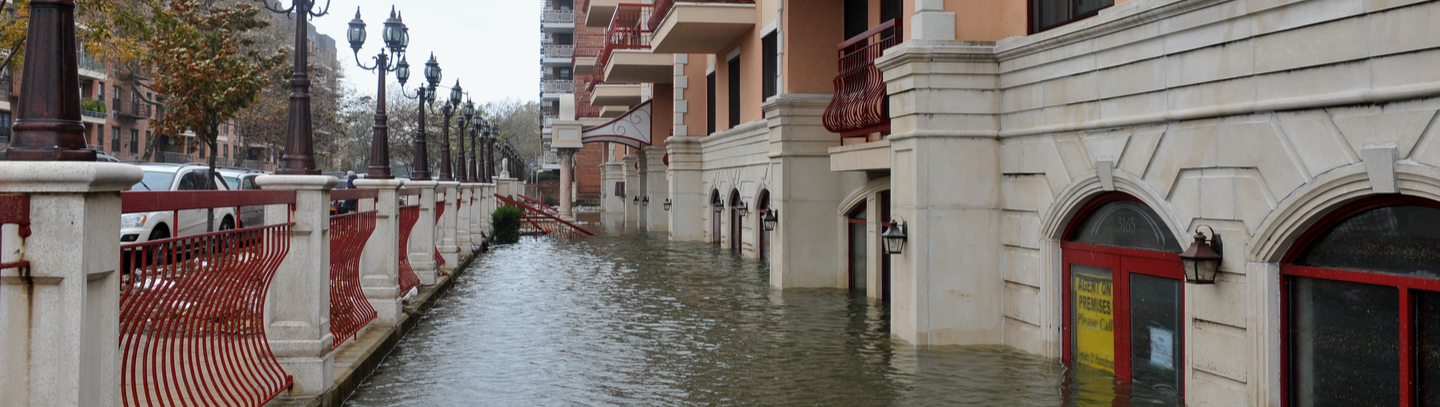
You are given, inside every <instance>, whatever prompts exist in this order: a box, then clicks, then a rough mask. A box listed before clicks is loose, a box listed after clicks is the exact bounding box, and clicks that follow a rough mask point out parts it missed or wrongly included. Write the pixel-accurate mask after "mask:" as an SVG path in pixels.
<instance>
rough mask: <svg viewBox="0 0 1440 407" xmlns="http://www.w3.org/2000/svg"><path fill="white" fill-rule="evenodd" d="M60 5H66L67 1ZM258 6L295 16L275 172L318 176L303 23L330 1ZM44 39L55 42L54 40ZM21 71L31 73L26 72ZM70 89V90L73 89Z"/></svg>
mask: <svg viewBox="0 0 1440 407" xmlns="http://www.w3.org/2000/svg"><path fill="white" fill-rule="evenodd" d="M64 2H65V3H70V1H64ZM42 3H61V1H53V0H47V1H43V2H42ZM261 3H262V4H264V5H265V9H267V10H270V11H272V12H275V13H279V14H290V13H292V12H293V13H295V17H296V18H295V51H294V52H295V65H294V69H295V72H294V74H293V76H291V77H290V119H289V121H288V122H287V124H286V126H285V155H284V156H282V157H280V170H279V171H276V172H278V173H280V174H288V175H319V174H320V169H319V168H316V167H315V136H314V129H313V128H312V127H311V121H310V73H309V66H310V43H309V41H310V36H309V27H310V24H308V23H307V22H308V21H309V19H310V18H312V17H322V16H324V15H326V14H330V0H325V8H324V9H323V10H320V11H318V12H317V11H315V4H316V3H317V1H316V0H291V2H290V7H289V8H285V9H281V8H280V5H281V4H283V3H281V2H280V1H278V0H277V1H276V2H275V6H273V7H272V6H271V5H270V0H263V1H262V2H261ZM32 4H33V2H32ZM31 7H32V8H33V7H34V6H33V5H32V6H31ZM28 38H36V37H34V36H31V37H28ZM48 38H54V39H56V40H59V38H58V37H48ZM67 38H68V39H69V41H70V42H74V36H73V35H72V36H71V37H67ZM72 46H73V45H72ZM26 68H29V66H26ZM25 72H35V71H30V70H26V71H25ZM70 89H74V87H71V88H70ZM17 125H18V123H17Z"/></svg>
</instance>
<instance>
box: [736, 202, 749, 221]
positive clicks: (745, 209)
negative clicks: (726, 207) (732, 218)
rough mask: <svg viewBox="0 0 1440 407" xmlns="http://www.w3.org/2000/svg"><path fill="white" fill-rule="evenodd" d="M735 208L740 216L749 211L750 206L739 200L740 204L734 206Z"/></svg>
mask: <svg viewBox="0 0 1440 407" xmlns="http://www.w3.org/2000/svg"><path fill="white" fill-rule="evenodd" d="M735 210H736V211H739V212H740V217H742V218H743V217H745V215H747V214H749V213H750V207H749V206H745V201H740V206H736V207H735Z"/></svg>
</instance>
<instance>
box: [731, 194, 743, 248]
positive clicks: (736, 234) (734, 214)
mask: <svg viewBox="0 0 1440 407" xmlns="http://www.w3.org/2000/svg"><path fill="white" fill-rule="evenodd" d="M740 236H741V235H740V191H735V190H731V191H730V250H733V251H736V252H739V251H740V247H741V246H740Z"/></svg>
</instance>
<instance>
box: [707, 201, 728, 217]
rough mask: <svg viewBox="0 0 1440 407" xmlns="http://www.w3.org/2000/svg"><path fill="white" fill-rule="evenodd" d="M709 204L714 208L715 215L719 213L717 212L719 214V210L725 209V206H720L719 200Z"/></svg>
mask: <svg viewBox="0 0 1440 407" xmlns="http://www.w3.org/2000/svg"><path fill="white" fill-rule="evenodd" d="M710 206H711V207H712V208H715V214H716V215H719V214H720V211H723V210H725V208H723V207H721V206H720V203H719V202H716V203H715V204H714V205H710Z"/></svg>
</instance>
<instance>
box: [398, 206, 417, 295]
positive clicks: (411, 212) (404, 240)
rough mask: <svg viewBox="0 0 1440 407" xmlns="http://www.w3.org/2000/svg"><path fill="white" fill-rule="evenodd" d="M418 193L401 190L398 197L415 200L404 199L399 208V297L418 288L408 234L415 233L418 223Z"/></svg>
mask: <svg viewBox="0 0 1440 407" xmlns="http://www.w3.org/2000/svg"><path fill="white" fill-rule="evenodd" d="M419 195H420V191H419V190H418V189H401V190H400V196H405V197H410V196H415V197H416V199H415V200H410V199H408V198H407V199H406V203H409V205H404V206H401V207H400V252H399V253H400V295H405V293H408V292H410V290H411V289H414V288H415V287H418V286H420V276H419V275H416V274H415V268H414V267H412V266H411V265H410V233H411V232H414V231H415V224H416V223H419V222H420V201H419V199H418V198H419Z"/></svg>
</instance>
